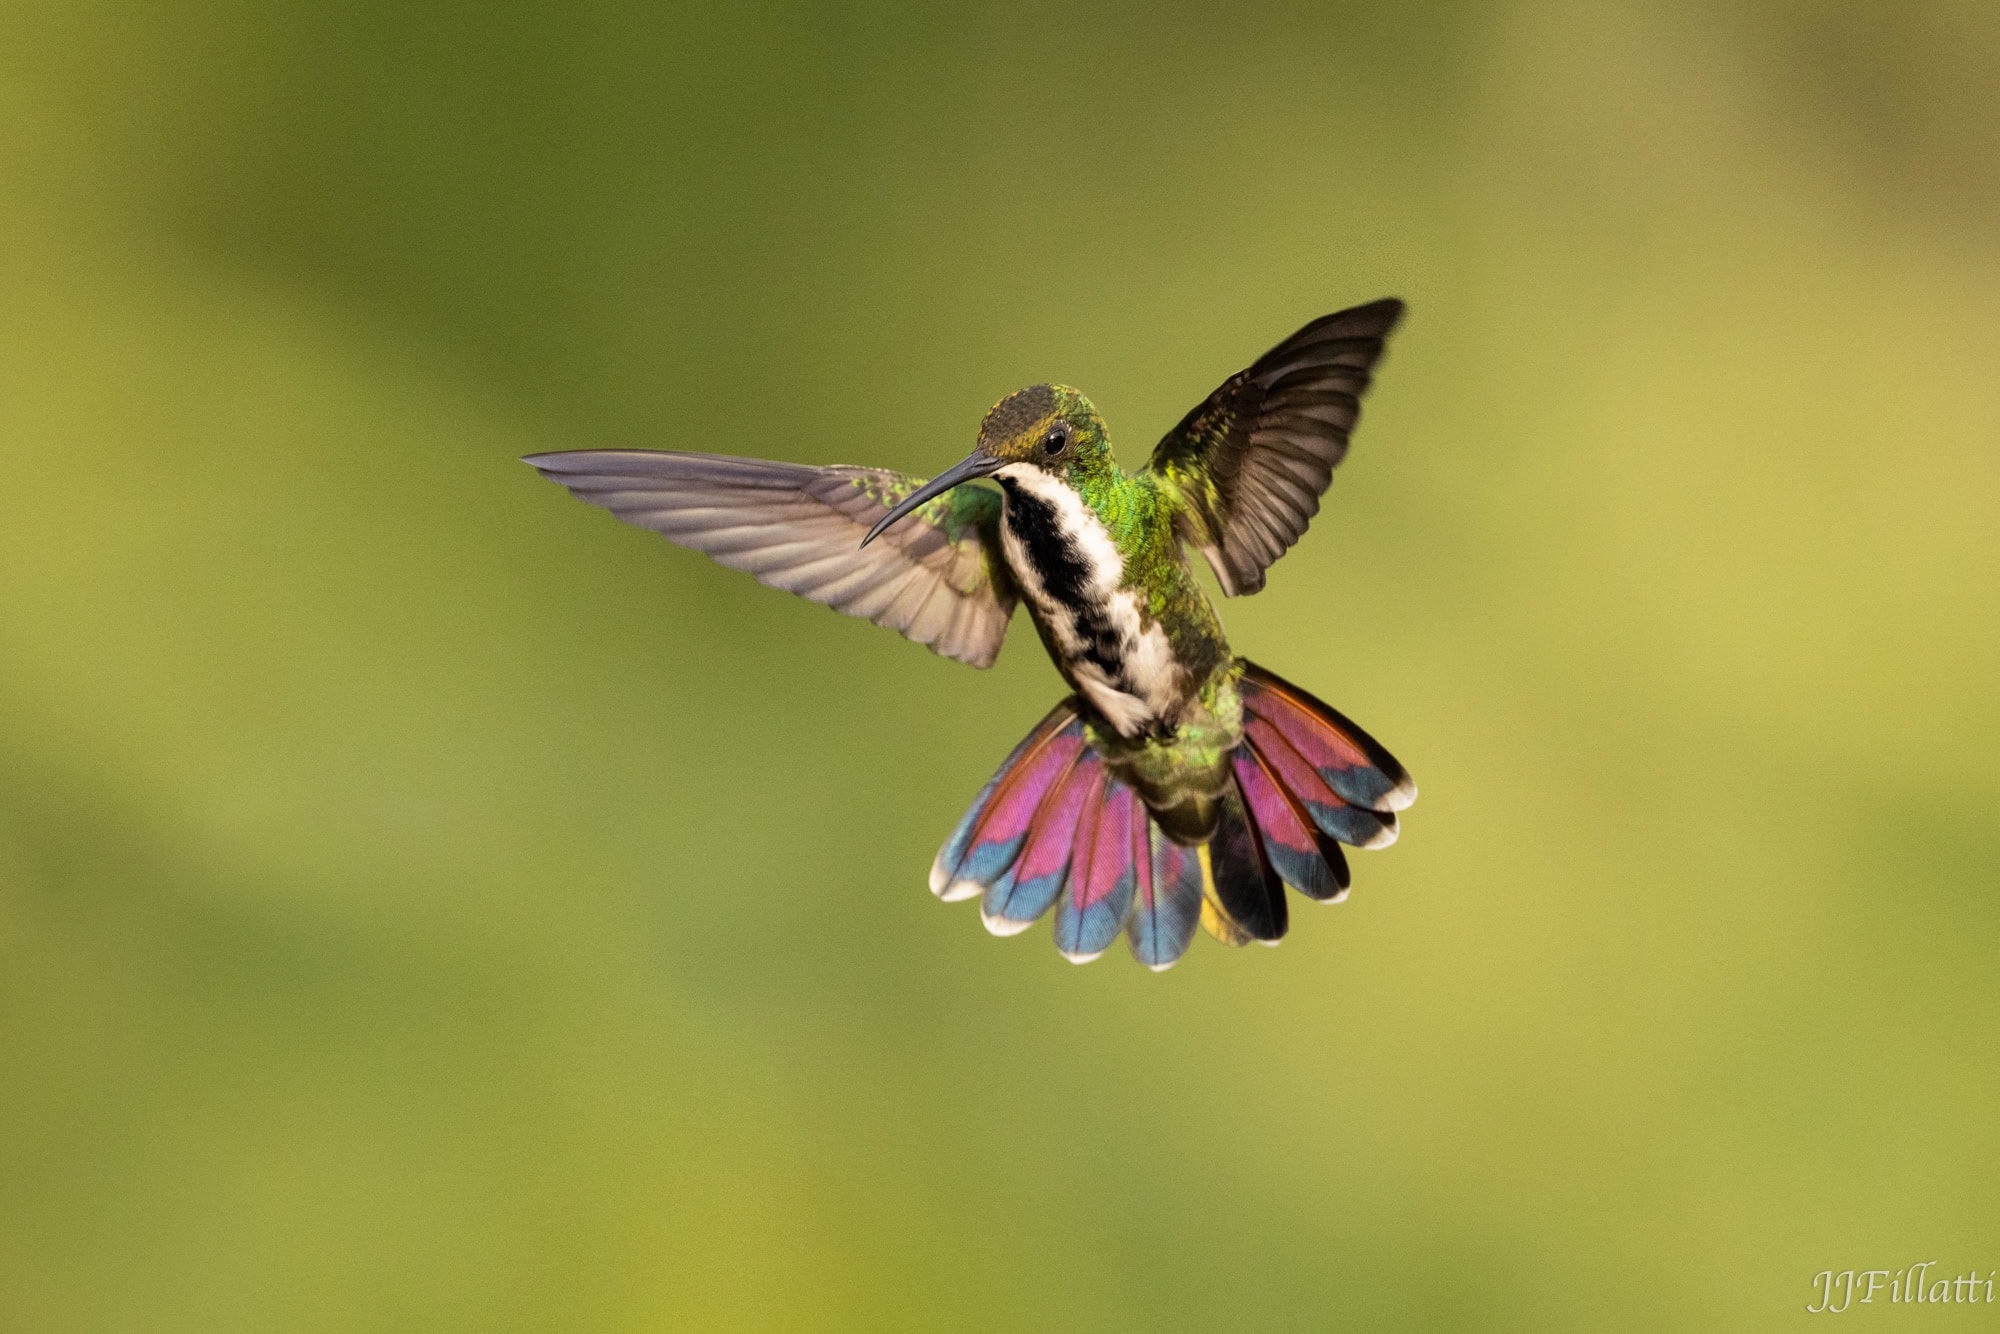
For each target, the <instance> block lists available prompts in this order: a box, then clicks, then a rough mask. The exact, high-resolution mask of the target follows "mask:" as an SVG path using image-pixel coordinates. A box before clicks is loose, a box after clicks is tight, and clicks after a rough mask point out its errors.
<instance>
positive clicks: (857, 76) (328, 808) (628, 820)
mask: <svg viewBox="0 0 2000 1334" xmlns="http://www.w3.org/2000/svg"><path fill="white" fill-rule="evenodd" d="M1996 71H2000V10H1996V9H1995V8H1994V7H1993V6H1992V5H1990V4H1987V3H1965V2H1962V0H1913V2H1912V3H1906V4H1900V5H1894V6H1883V5H1880V4H1873V3H1863V2H1862V0H1769V2H1765V3H1750V4H1742V3H1721V2H1720V0H1681V2H1678V3H1676V2H1674V0H1659V2H1657V3H1616V2H1612V3H1606V2H1601V0H1495V2H1493V3H1440V2H1434V3H1423V4H1410V3H1393V2H1390V0H1384V2H1383V3H1376V4H1339V5H1327V4H1305V5H1297V6H1291V7H1286V6H1281V5H1267V4H1235V5H1229V6H1213V7H1195V6H1187V7H1182V8H1178V9H1175V8H1162V7H1161V6H1158V5H1153V4H1144V5H1142V4H1107V5H1099V6H1092V7H1088V8H1085V9H1074V8H1071V7H1067V6H1057V5H1034V4H1020V5H1004V6H989V7H981V6H971V5H967V6H935V7H926V6H918V5H912V4H897V3H878V4H856V5H832V4H756V3H750V4H738V5H730V6H699V7H690V6H670V5H658V4H650V3H648V4H641V3H621V2H618V0H610V2H607V3H600V4H595V5H563V4H556V3H549V2H548V0H499V2H497V3H494V2H491V0H489V3H485V4H477V5H475V4H469V3H468V4H452V3H443V2H441V0H416V2H415V3H411V2H410V0H398V2H397V3H389V2H388V0H349V2H348V3H342V4H330V3H320V2H319V0H291V2H290V3H288V4H285V5H278V6H269V5H257V4H251V3H247V2H245V0H189V2H186V3H179V4H173V5H165V6H157V5H143V4H137V3H113V2H112V0H9V2H8V3H6V4H5V5H4V7H0V458H4V460H5V465H6V466H5V474H4V484H0V543H4V550H5V553H6V557H5V563H4V577H0V636H4V638H0V1072H3V1073H0V1327H4V1328H5V1329H7V1330H20V1331H127V1330H129V1331H177V1330H204V1331H218V1330H304V1331H312V1330H326V1331H349V1330H427V1331H441V1330H468V1331H475V1330H476V1331H486V1330H513V1329H520V1330H531V1329H533V1330H582V1331H597V1330H606V1331H614V1330H615V1331H626V1330H735V1329H746V1330H748V1329H755V1330H782V1329H854V1330H881V1329H911V1330H932V1329H953V1330H1003V1329H1035V1330H1045V1329H1079V1330H1083V1329H1092V1330H1096V1329H1103V1330H1115V1329H1160V1328H1167V1329H1217V1330H1221V1329H1273V1330H1275V1329H1299V1330H1308V1329H1310V1330H1324V1329H1335V1328H1350V1329H1368V1330H1428V1329H1482V1330H1486V1329H1491V1330H1534V1331H1544V1330H1563V1329H1574V1330H1603V1329H1611V1328H1616V1329H1624V1330H1686V1329H1697V1328H1699V1329H1753V1328H1765V1327H1778V1326H1790V1325H1792V1324H1795V1323H1797V1322H1798V1321H1799V1320H1801V1319H1805V1318H1808V1317H1806V1315H1805V1307H1806V1305H1807V1303H1809V1302H1810V1301H1812V1300H1813V1297H1814V1293H1813V1289H1812V1287H1811V1283H1812V1276H1813V1275H1814V1274H1815V1273H1816V1272H1817V1271H1819V1270H1821V1269H1825V1268H1828V1267H1833V1268H1836V1269H1838V1268H1845V1267H1862V1268H1867V1267H1882V1266H1887V1267H1891V1268H1897V1267H1901V1266H1903V1265H1907V1264H1909V1263H1911V1262H1913V1261H1918V1260H1936V1261H1938V1262H1939V1264H1940V1266H1941V1270H1940V1271H1939V1272H1953V1273H1955V1272H1961V1271H1964V1270H1968V1269H1978V1270H1980V1271H1982V1272H1984V1271H1990V1270H1991V1269H1993V1268H1994V1267H1995V1266H1996V1265H2000V1053H1996V1049H1995V1040H1996V1033H2000V967H1996V965H2000V895H1996V890H2000V821H1996V811H2000V690H1996V685H1995V682H1996V676H2000V521H1996V513H2000V374H1996V351H2000V338H1997V337H1996V335H2000V74H1996ZM1387 293H1395V294H1399V295H1402V296H1404V297H1406V298H1408V299H1409V300H1410V302H1411V305H1412V315H1411V318H1410V320H1409V322H1408V323H1407V325H1406V326H1405V328H1404V330H1403V331H1402V332H1401V333H1400V334H1399V335H1398V337H1397V340H1396V342H1395V344H1394V346H1393V349H1392V352H1391V355H1390V358H1389V361H1388V364H1387V367H1386V371H1385V373H1384V374H1383V375H1382V377H1381V378H1380V380H1379V382H1378V388H1377V390H1376V392H1375V394H1374V396H1373V397H1372V398H1371V400H1370V403H1369V407H1368V411H1367V415H1366V420H1365V422H1364V424H1363V427H1362V430H1361V432H1360V435H1359V437H1358V441H1357V445H1356V448H1355V450H1354V452H1353V455H1352V457H1351V458H1350V460H1349V462H1348V463H1347V464H1346V466H1345V467H1344V468H1343V469H1342V470H1341V472H1340V473H1339V474H1338V476H1337V478H1336V481H1335V485H1334V487H1333V490H1332V492H1331V494H1330V496H1329V500H1328V504H1327V508H1326V510H1325V511H1324V512H1323V515H1322V517H1321V518H1320V520H1319V521H1318V523H1317V524H1316V526H1315V528H1314V530H1313V531H1312V533H1311V534H1310V535H1309V537H1308V539H1307V540H1306V541H1305V542H1304V543H1303V544H1302V545H1301V546H1300V547H1299V548H1298V549H1297V550H1296V551H1295V552H1294V553H1293V554H1292V555H1290V556H1289V557H1287V558H1286V559H1285V561H1284V562H1283V563H1282V564H1281V565H1279V566H1278V567H1277V568H1276V569H1275V571H1274V574H1273V578H1272V581H1271V585H1270V588H1269V590H1268V591H1267V592H1266V593H1264V594H1263V595H1262V596H1259V597H1257V598H1254V599H1247V600H1244V601H1243V602H1241V603H1233V604H1231V605H1229V606H1228V607H1227V608H1226V611H1227V614H1228V618H1229V624H1230V628H1231V631H1232V634H1233V636H1234V638H1235V640H1236V642H1237V644H1238V646H1239V648H1240V649H1241V650H1242V651H1244V652H1247V653H1249V654H1251V655H1253V656H1255V657H1257V658H1259V659H1261V660H1263V661H1265V662H1267V663H1269V664H1270V665H1272V666H1273V667H1274V668H1276V669H1277V670H1279V671H1281V672H1283V673H1285V674H1286V675H1288V676H1291V677H1293V678H1295V679H1297V680H1299V681H1300V682H1301V683H1303V684H1305V685H1307V686H1309V687H1310V688H1312V689H1314V690H1315V691H1317V692H1319V693H1321V694H1323V695H1325V696H1327V697H1328V698H1329V699H1331V700H1332V701H1334V702H1335V703H1337V704H1338V705H1339V706H1340V707H1342V708H1343V709H1345V710H1347V711H1349V712H1351V713H1353V714H1354V715H1355V716H1357V717H1358V718H1360V719H1361V720H1362V721H1363V722H1364V723H1365V724H1366V725H1367V726H1369V727H1370V728H1371V729H1372V730H1374V731H1375V732H1376V733H1377V734H1378V735H1380V736H1382V737H1383V738H1384V739H1385V740H1386V741H1387V742H1388V743H1389V744H1390V745H1391V746H1392V747H1393V748H1394V749H1396V750H1397V751H1398V753H1399V754H1401V755H1402V757H1403V758H1404V759H1405V760H1406V761H1407V762H1408V763H1409V764H1410V766H1411V767H1412V769H1413V770H1414V772H1415V773H1416V775H1417V777H1418V779H1419V780H1420V782H1421V783H1422V785H1423V790H1424V797H1423V800H1422V801H1421V802H1420V803H1419V804H1418V806H1417V807H1416V808H1415V810H1414V811H1413V812H1412V813H1411V815H1410V818H1409V819H1408V820H1407V822H1406V832H1405V837H1404V839H1403V840H1402V842H1401V843H1400V844H1399V845H1398V846H1397V847H1396V848H1394V849H1393V850H1392V851H1389V852H1387V853H1381V854H1371V855H1366V856H1363V857H1361V858H1359V859H1358V860H1357V863H1356V872H1357V873H1356V889H1355V892H1354V895H1353V898H1352V899H1351V900H1350V901H1349V902H1348V903H1346V904H1345V905H1343V906H1340V907H1338V908H1329V909H1310V908H1308V907H1306V906H1304V905H1301V907H1300V908H1299V909H1298V910H1297V911H1296V912H1295V915H1294V926H1293V934H1292V937H1291V939H1289V940H1288V941H1287V942H1286V943H1285V945H1284V947H1283V948H1282V949H1280V950H1277V951H1274V952H1273V951H1265V950H1245V951H1241V952H1231V951H1228V950H1224V949H1222V948H1220V947H1218V946H1216V945H1215V944H1214V943H1213V942H1211V941H1207V940H1202V941H1198V942H1197V944H1196V947H1195V949H1194V950H1193V951H1192V952H1191V954H1190V956H1189V958H1188V959H1187V960H1186V961H1185V962H1184V963H1183V964H1182V965H1181V966H1180V967H1178V968H1177V969H1175V970H1174V971H1172V972H1170V973H1167V974H1165V975H1162V976H1154V975H1152V974H1149V973H1147V972H1145V971H1144V970H1142V969H1140V968H1137V967H1135V966H1133V965H1132V964H1131V963H1130V962H1129V961H1128V960H1126V959H1125V958H1124V957H1123V952H1122V948H1121V949H1119V950H1118V951H1117V952H1115V953H1114V954H1113V955H1111V956H1108V957H1107V958H1105V959H1104V960H1102V961H1100V962H1098V963H1096V964H1094V965H1092V966H1090V967H1087V968H1074V967H1071V966H1070V965H1069V964H1067V963H1064V962H1063V961H1062V960H1061V959H1060V958H1059V957H1058V956H1057V955H1056V954H1055V953H1054V951H1053V950H1052V949H1051V948H1050V946H1049V943H1048V940H1047V930H1046V927H1043V928H1040V929H1038V930H1037V931H1036V932H1034V933H1032V934H1031V935H1029V936H1027V937H1025V938H1022V939H1017V940H1009V941H995V940H992V939H989V938H988V937H987V935H986V934H985V932H983V931H982V930H981V929H980V927H979V925H978V922H977V917H976V913H975V911H974V910H973V908H972V907H970V906H968V905H959V906H956V907H945V906H940V905H939V904H937V903H936V902H934V901H933V900H932V899H931V897H930V896H929V895H928V894H927V893H926V892H925V889H924V873H925V870H926V868H927V867H928V865H929V861H930V858H931V855H932V853H933V851H934V849H935V846H936V844H937V843H938V841H939V840H940V838H941V837H942V836H943V834H944V833H945V832H946V831H947V830H948V829H949V828H950V826H951V824H952V822H953V821H954V820H955V819H956V817H957V816H958V814H959V812H960V810H961V809H962V808H963V806H964V805H965V803H966V802H967V801H968V799H969V798H970V797H971V795H972V794H973V792H974V791H975V790H976V788H977V787H978V785H979V784H980V783H981V782H982V781H983V780H984V779H985V777H986V776H987V775H988V774H989V773H990V772H991V770H992V769H993V767H994V765H995V764H996V763H997V762H998V760H999V759H1000V758H1001V756H1002V755H1003V754H1004V753H1005V752H1006V750H1007V749H1008V748H1009V747H1010V746H1011V745H1012V744H1013V742H1014V741H1015V740H1016V739H1017V738H1018V737H1019V736H1020V735H1021V733H1022V732H1023V731H1024V730H1025V729H1026V728H1027V727H1028V726H1029V725H1030V724H1031V723H1032V722H1033V721H1034V720H1035V719H1036V718H1038V717H1039V716H1040V715H1041V713H1042V712H1043V710H1044V709H1045V708H1046V707H1047V706H1048V704H1049V703H1050V702H1051V701H1052V700H1053V699H1054V697H1055V696H1056V695H1057V694H1058V693H1059V692H1060V689H1061V687H1060V685H1059V683H1058V681H1057V679H1056V677H1055V675H1054V674H1053V672H1052V671H1051V669H1050V668H1049V666H1048V665H1047V663H1046V662H1045V660H1044V659H1043V657H1042V655H1041V653H1040V651H1039V648H1038V646H1037V645H1036V644H1035V643H1034V641H1033V638H1032V636H1028V635H1026V634H1024V633H1023V625H1024V624H1025V623H1024V622H1020V621H1017V624H1016V639H1015V642H1014V643H1013V645H1012V646H1011V647H1010V648H1009V649H1008V651H1007V653H1006V654H1005V655H1004V656H1003V658H1002V661H1001V663H1000V665H999V666H998V668H997V669H996V670H995V671H993V672H991V673H986V674H980V673H975V672H972V671H969V670H966V669H964V668H962V667H959V666H957V665H955V664H951V663H948V662H945V661H943V660H941V659H937V658H934V657H932V656H930V655H928V654H926V653H924V652H923V651H922V650H920V649H918V648H916V647H914V646H912V645H910V644H907V643H905V642H903V641H901V640H899V639H897V638H895V637H894V636H892V635H889V634H887V633H885V632H882V631H879V630H876V629H874V628H872V627H869V626H867V625H865V624H862V623H860V622H856V621H850V620H845V619H842V618H839V617H835V616H833V615H830V614H828V613H827V612H825V611H823V610H820V609H818V608H815V607H812V606H810V605H808V604H805V603H801V602H797V601H795V600H792V599H789V598H786V597H783V596H780V595H778V594H776V593H772V592H770V591H768V590H765V589H762V588H759V587H757V586H756V585H755V584H753V583H752V582H751V581H750V580H749V579H748V578H746V577H744V576H742V575H739V574H734V573H731V572H728V571H725V570H721V569H719V568H716V567H713V566H711V565H709V564H707V563H706V562H704V561H702V560H701V559H699V558H698V557H695V556H693V555H690V554H687V553H683V552H680V551H677V550H675V549H673V548H671V547H668V546H667V545H665V544H664V543H661V542H660V541H658V540H657V539H656V538H653V537H651V536H650V535H648V534H645V533H642V532H639V531H637V530H634V529H629V528H625V527H622V526H620V525H618V524H617V523H615V522H614V521H612V520H611V519H610V518H608V517H607V516H605V515H603V514H601V513H598V512H595V511H592V510H589V509H587V508H585V507H583V506H581V505H578V504H576V503H575V502H574V501H572V500H570V499H568V498H567V497H565V496H564V495H563V494H562V493H561V492H560V491H559V490H557V489H556V488H554V487H551V486H549V485H548V484H547V483H545V482H542V481H540V480H538V479H537V478H536V477H535V476H534V475H533V474H532V473H531V472H530V471H529V470H528V469H527V468H524V467H522V466H521V465H520V464H518V463H517V462H515V458H516V456H518V455H520V454H523V453H527V452H530V451H534V450H544V449H560V448H574V447H589V446H602V445H621V446H641V447H644V446H656V447H669V448H672V447H680V448H695V449H709V450H724V451H733V452H741V453H747V454H758V455H767V456H775V457H782V458H788V459H798V460H804V461H816V462H834V461H853V462H870V463H879V464H885V465H890V466H895V467H901V468H905V469H908V470H911V471H925V470H934V469H936V468H938V467H940V466H942V465H943V464H945V463H947V462H950V461H952V460H955V459H957V458H959V457H960V456H961V455H962V454H963V453H964V451H965V449H966V448H967V447H968V446H969V443H970V441H971V437H972V433H973V431H974V428H975V427H976V425H977V422H978V420H979V417H980V414H981V413H982V412H983V411H984V409H985V408H986V406H987V405H988V404H989V403H991V402H992V401H993V400H994V399H996V398H997V397H999V396H1000V395H1001V394H1003V393H1005V392H1007V391H1008V390H1010V389H1012V388H1015V387H1017V386H1018V385H1020V384H1023V383H1029V382H1032V381H1036V380H1042V379H1060V380H1063V381H1066V382H1069V383H1074V384H1077V385H1080V386H1083V387H1084V388H1086V389H1087V390H1088V391H1089V392H1090V393H1091V394H1092V395H1093V396H1094V397H1095V398H1096V400H1097V402H1098V403H1099V405H1100V406H1101V407H1102V408H1103V409H1104V410H1105V412H1106V414H1107V416H1108V417H1109V420H1110V422H1111V424H1112V427H1113V429H1114V432H1115V433H1116V436H1117V438H1119V439H1120V440H1122V442H1123V445H1122V452H1123V457H1124V458H1125V460H1126V461H1127V462H1128V463H1133V464H1136V463H1137V462H1138V461H1139V460H1140V459H1142V458H1143V457H1144V453H1145V451H1146V450H1147V449H1148V448H1150V443H1151V441H1152V440H1153V439H1155V438H1156V437H1157V436H1158V434H1159V433H1160V432H1161V431H1163V430H1164V429H1165V428H1166V427H1167V426H1169V425H1170V424H1171V423H1172V422H1173V421H1174V420H1176V419H1177V418H1178V416H1179V415H1180V414H1181V412H1182V411H1184V410H1185V409H1186V408H1187V407H1188V406H1189V405H1191V404H1192V403H1193V402H1194V401H1195V400H1196V399H1197V398H1198V397H1199V396H1201V395H1202V394H1204V393H1205V392H1207V390H1208V389H1209V388H1211V387H1212V386H1213V385H1214V384H1215V383H1216V382H1217V381H1219V380H1220V379H1221V378H1222V377H1223V376H1224V375H1226V374H1227V373H1229V372H1230V371H1232V370H1234V369H1235V368H1236V367H1237V366H1239V365H1241V364H1243V363H1244V362H1246V361H1247V360H1248V359H1250V358H1251V357H1253V356H1254V355H1255V354H1257V353H1258V352H1260V351H1261V350H1263V349H1264V348H1265V347H1266V346H1268V345H1269V344H1271V343H1272V342H1274V341H1275V340H1276V339H1278V338H1279V337H1282V336H1283V335H1284V334H1286V333H1288V332H1290V331H1291V330H1292V329H1293V328H1294V327H1296V326H1297V325H1298V324H1300V323H1302V322H1303V321H1305V320H1306V319H1307V318H1309V317H1311V316H1314V315H1317V314H1320V313H1322V312H1324V311H1327V310H1330V309H1333V308H1336V307H1339V306H1342V305H1347V304H1350V303H1353V302H1358V301H1362V300H1367V299H1370V298H1373V297H1376V296H1379V295H1383V294H1387ZM1996 1312H2000V1308H1996V1307H1976V1308H1969V1309H1967V1308H1960V1309H1932V1310H1930V1311H1929V1312H1927V1313H1925V1314H1924V1315H1923V1320H1924V1322H1925V1323H1926V1324H1927V1325H1928V1326H1933V1327H1937V1328H1950V1327H1973V1326H1975V1325H1978V1326H1982V1327H1991V1325H1992V1324H1993V1323H1995V1322H1996V1320H2000V1315H1996Z"/></svg>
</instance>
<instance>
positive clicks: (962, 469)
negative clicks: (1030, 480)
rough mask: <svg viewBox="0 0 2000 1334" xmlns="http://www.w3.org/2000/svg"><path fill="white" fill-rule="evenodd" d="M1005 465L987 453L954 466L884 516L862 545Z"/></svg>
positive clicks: (869, 532) (974, 456)
mask: <svg viewBox="0 0 2000 1334" xmlns="http://www.w3.org/2000/svg"><path fill="white" fill-rule="evenodd" d="M1005 462H1006V460H1005V459H996V458H994V457H993V456H992V455H991V454H988V453H987V452H985V451H984V450H974V451H973V452H972V453H971V454H969V455H967V456H966V458H965V459H964V460H963V461H962V462H959V463H954V464H953V465H952V466H951V467H949V468H946V469H945V470H944V471H943V472H941V473H939V474H938V475H937V476H935V477H933V478H931V479H930V480H929V481H928V482H925V483H924V484H923V485H922V486H920V487H918V488H917V489H916V490H914V491H912V492H911V493H910V494H909V495H908V496H906V497H904V499H903V503H902V504H900V505H898V506H896V508H894V509H892V510H890V511H889V512H888V513H887V514H884V515H883V516H882V522H880V523H878V524H876V525H875V526H874V527H873V528H870V529H869V530H868V536H866V537H864V538H862V539H861V545H862V546H864V547H865V546H867V545H868V544H869V543H870V542H873V541H874V540H875V538H876V536H877V535H879V534H880V533H881V531H882V530H883V529H884V528H887V527H888V526H889V525H890V524H892V523H894V522H895V521H896V520H898V519H900V518H902V517H903V516H904V515H905V514H908V513H909V512H910V511H911V510H913V509H915V508H916V507H917V506H919V505H921V504H923V503H924V502H925V501H926V500H930V499H931V498H932V497H934V496H941V495H943V494H944V493H945V492H947V491H949V490H951V489H952V488H953V487H954V486H957V485H958V484H959V483H960V482H969V481H971V480H972V479H973V478H975V477H987V476H991V475H992V473H993V472H994V471H995V470H996V469H998V468H999V467H1000V466H1001V465H1002V464H1004V463H1005Z"/></svg>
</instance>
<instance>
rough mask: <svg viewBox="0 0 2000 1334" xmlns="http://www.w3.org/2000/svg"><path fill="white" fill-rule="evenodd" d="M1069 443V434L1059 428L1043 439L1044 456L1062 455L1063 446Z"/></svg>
mask: <svg viewBox="0 0 2000 1334" xmlns="http://www.w3.org/2000/svg"><path fill="white" fill-rule="evenodd" d="M1068 443H1069V433H1068V432H1066V431H1064V430H1063V428H1062V427H1060V426H1058V427H1056V428H1055V429H1054V430H1052V431H1050V432H1049V433H1048V434H1047V435H1045V436H1043V437H1042V452H1043V453H1044V454H1060V453H1062V450H1063V446H1064V445H1066V444H1068Z"/></svg>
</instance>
